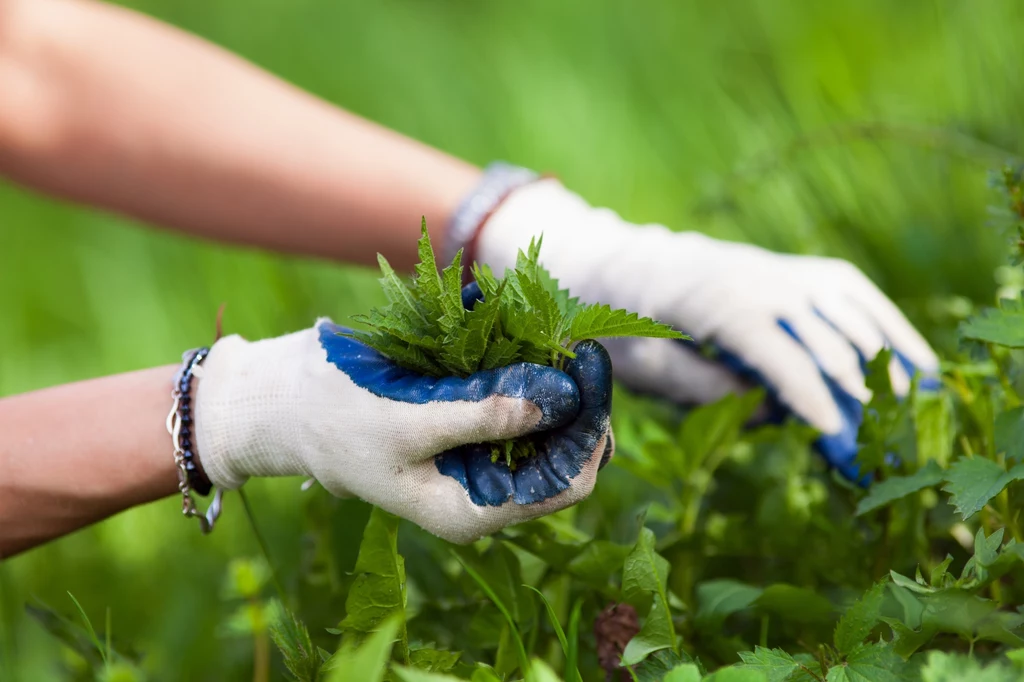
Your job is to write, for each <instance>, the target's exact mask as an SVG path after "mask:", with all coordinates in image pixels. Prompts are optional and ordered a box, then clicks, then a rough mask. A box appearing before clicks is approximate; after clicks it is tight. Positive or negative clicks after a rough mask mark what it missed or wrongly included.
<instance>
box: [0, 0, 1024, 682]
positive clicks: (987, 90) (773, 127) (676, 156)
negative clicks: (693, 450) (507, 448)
mask: <svg viewBox="0 0 1024 682" xmlns="http://www.w3.org/2000/svg"><path fill="white" fill-rule="evenodd" d="M797 5H798V4H797V3H787V4H783V3H778V2H772V1H769V0H765V1H763V2H753V1H745V2H728V3H726V2H723V3H685V4H684V3H618V2H611V1H610V0H600V1H591V2H581V1H574V2H562V3H549V2H543V1H541V0H530V1H528V2H520V3H471V2H466V1H465V0H461V1H457V0H447V1H441V0H432V1H429V2H411V1H410V0H401V1H399V0H388V1H386V2H374V3H365V2H364V3H359V2H350V1H347V0H346V1H344V2H337V1H333V2H330V1H327V0H303V1H289V2H285V1H284V0H277V1H274V2H270V1H269V0H262V1H259V2H243V1H242V0H213V1H212V2H199V1H198V0H191V1H188V2H181V1H173V2H172V1H171V0H140V1H139V2H136V3H133V5H132V6H134V7H137V8H139V9H142V10H143V11H147V12H150V13H152V14H154V15H156V16H158V17H161V18H164V19H166V20H168V21H171V22H172V23H175V24H177V25H179V26H182V27H184V28H186V29H189V30H191V31H194V32H196V33H199V34H200V35H203V36H206V37H208V38H210V39H212V40H213V41H215V42H217V43H219V44H222V45H224V46H226V47H227V48H229V49H232V50H235V51H237V52H239V53H241V54H242V55H244V56H246V57H248V58H250V59H252V60H254V61H255V62H257V63H258V64H260V65H262V66H264V67H266V68H268V69H270V70H272V71H274V72H276V73H278V74H280V75H282V76H284V77H285V78H287V79H288V80H290V81H292V82H294V83H296V84H298V85H299V86H301V87H304V88H306V89H309V90H311V91H313V92H315V93H317V94H318V95H320V96H322V97H324V98H326V99H328V100H330V101H332V102H335V103H337V104H339V105H341V106H344V107H346V108H348V109H350V110H353V111H355V112H357V113H360V114H363V115H366V116H368V117H370V118H373V119H374V120H377V121H379V122H381V123H384V124H386V125H389V126H391V127H394V128H396V129H398V130H400V131H402V132H405V133H408V134H410V135H412V136H414V137H417V138H419V139H422V140H424V141H426V142H428V143H431V144H434V145H436V146H439V147H441V148H442V149H446V150H448V151H450V152H452V153H454V154H457V155H460V156H462V157H465V158H467V159H469V160H471V161H474V162H477V163H480V164H483V163H486V162H488V161H490V160H492V159H495V158H503V159H506V160H509V161H513V162H518V163H521V164H524V165H527V166H530V167H533V168H536V169H538V170H543V171H551V172H554V173H556V174H557V175H559V176H560V177H561V178H562V179H563V180H564V181H565V182H566V183H567V184H568V185H569V186H570V187H572V188H574V189H576V190H578V191H579V192H581V193H582V194H583V195H584V196H586V197H587V198H588V199H590V200H592V201H594V202H597V203H600V204H603V205H607V206H611V207H612V208H614V209H616V210H618V211H620V212H621V213H622V214H623V215H624V216H625V217H627V218H629V219H632V220H635V221H658V222H664V223H667V224H670V225H672V226H675V227H677V228H679V229H696V230H701V231H705V232H707V233H709V234H712V235H715V236H720V237H726V238H734V239H743V240H749V241H752V242H755V243H758V244H763V245H766V246H769V247H772V248H776V249H783V250H789V251H798V252H805V253H819V254H830V255H839V256H845V257H848V258H851V259H853V260H854V261H856V262H857V263H858V264H859V265H860V266H861V267H862V268H864V269H865V271H866V272H868V274H869V275H871V276H872V277H873V278H875V279H876V281H878V282H879V283H880V285H881V286H882V287H883V288H884V289H885V290H886V291H887V292H889V293H890V294H891V295H892V296H893V297H894V298H896V299H897V300H898V301H899V302H900V303H901V304H903V305H904V307H905V309H906V310H907V311H908V312H909V313H910V314H911V315H912V316H913V317H914V319H915V320H916V321H917V322H918V323H919V324H920V325H921V326H922V328H924V329H925V330H930V329H932V327H933V323H934V322H935V321H936V316H937V315H940V314H941V306H938V305H936V303H935V301H934V300H933V299H934V298H935V297H938V296H946V295H959V296H965V297H967V298H968V299H974V300H987V299H988V298H990V292H991V290H992V285H993V279H992V276H991V274H990V273H992V272H993V270H994V268H995V267H996V266H998V265H999V264H1001V263H1002V259H1003V256H1002V253H1003V249H1002V248H1001V245H1000V239H999V237H998V236H997V235H995V234H994V233H991V232H987V231H983V230H980V229H979V228H978V227H977V225H979V224H981V223H982V222H983V221H984V206H985V195H984V183H983V173H984V170H985V169H986V168H987V167H989V166H991V165H993V163H996V162H998V161H999V160H1000V158H999V157H1001V156H1002V152H1000V151H998V150H1005V152H1006V153H1007V155H1009V154H1011V153H1017V154H1024V144H1022V132H1021V131H1024V125H1022V123H1024V120H1022V119H1024V78H1021V75H1022V73H1021V71H1022V67H1021V60H1020V51H1019V35H1020V34H1021V31H1022V29H1024V6H1022V5H1021V4H1020V3H1016V2H1012V1H1011V0H1003V1H998V2H996V1H994V2H989V3H973V4H965V3H955V2H940V1H934V2H933V1H929V2H923V1H912V2H911V1H908V2H901V3H892V2H883V1H882V0H873V1H870V2H867V1H862V0H857V1H854V0H849V1H843V2H831V3H818V4H812V3H799V8H798V7H797ZM185 104H186V103H183V106H185ZM864 123H872V124H875V125H874V127H869V128H864V127H860V128H858V127H856V126H858V125H862V124H864ZM880 124H884V125H880ZM832 129H841V130H842V131H845V132H841V133H838V134H837V135H822V131H825V130H832ZM935 129H941V130H942V131H946V132H944V133H943V134H942V135H940V136H933V135H931V134H930V133H929V132H928V131H931V130H935ZM804 136H812V137H811V138H809V139H811V140H814V142H813V143H810V144H801V143H797V144H794V140H800V139H803V138H804ZM962 136H967V137H968V138H970V139H972V140H977V141H978V142H979V143H983V145H987V146H983V145H982V144H976V143H974V142H965V141H964V138H963V137H962ZM837 138H841V139H837ZM993 148H994V149H995V150H996V151H993ZM752 160H753V161H756V163H754V164H753V165H746V164H748V162H750V161H752ZM735 173H738V175H734V174H735ZM221 302H225V303H227V313H226V317H225V325H226V329H227V331H228V332H238V333H241V334H243V335H245V336H247V337H250V338H258V337H262V336H267V335H272V334H280V333H284V332H287V331H291V330H295V329H298V328H301V327H304V326H307V325H310V324H311V323H312V322H313V320H314V319H315V317H316V316H317V315H321V314H327V315H331V316H333V317H335V319H339V320H340V319H345V318H347V316H348V315H350V314H352V313H355V312H362V311H365V310H366V309H367V308H369V307H370V306H371V305H372V304H376V303H379V302H380V295H379V293H378V289H377V287H376V285H375V282H374V274H373V273H372V272H370V271H369V270H362V269H354V268H347V267H341V266H334V265H328V264H324V263H312V262H303V261H298V260H294V259H282V258H277V257H272V256H267V255H262V254H257V253H251V252H244V251H241V250H237V249H227V248H223V247H219V246H212V245H205V244H199V243H197V242H195V241H192V240H189V239H185V238H181V237H177V236H173V235H168V234H166V233H160V232H156V231H148V230H143V229H139V228H138V226H135V225H131V224H129V223H128V222H127V221H124V220H121V219H117V218H112V217H109V216H106V215H102V214H99V213H96V212H92V211H88V210H84V209H80V208H75V207H71V206H68V205H63V204H58V203H55V202H52V201H49V200H47V199H44V198H41V197H38V196H34V195H31V194H28V193H25V192H22V191H20V190H18V189H15V188H12V187H10V186H4V185H0V395H8V394H12V393H17V392H21V391H27V390H31V389H34V388H39V387H42V386H47V385H52V384H55V383H60V382H64V381H70V380H74V379H81V378H85V377H91V376H97V375H101V374H106V373H112V372H119V371H126V370H131V369H136V368H140V367H145V366H151V365H155V364H164V363H170V362H174V361H175V360H176V359H177V358H178V357H179V354H180V352H181V351H182V350H183V349H184V348H187V347H192V346H195V345H198V344H200V343H203V342H206V341H208V340H210V338H211V337H212V335H213V327H214V316H215V313H216V309H217V306H218V305H219V304H220V303H221ZM934 340H935V342H936V343H937V344H938V345H940V346H941V345H943V344H945V343H948V342H949V341H948V340H947V339H944V338H934ZM168 456H170V455H169V454H168ZM620 474H621V472H615V471H611V472H609V474H606V475H605V476H604V478H605V479H607V478H611V477H615V476H618V475H620ZM614 484H615V482H614V480H613V481H612V482H611V485H612V486H613V487H614ZM252 487H253V488H254V490H253V491H252V499H253V502H254V506H255V510H256V513H257V514H258V515H259V516H260V519H261V521H262V524H261V525H262V527H263V528H264V530H265V532H266V535H267V541H268V543H269V545H270V549H271V552H272V554H273V555H274V558H275V561H276V562H277V563H278V565H279V566H280V568H281V569H282V573H283V575H284V579H285V582H286V583H289V582H290V580H291V578H292V576H294V574H295V571H296V569H297V566H298V565H299V562H300V560H301V559H302V553H301V547H302V546H301V538H299V537H297V533H296V532H295V529H296V528H297V527H298V520H297V519H298V517H299V514H300V512H301V505H302V499H303V498H302V496H301V494H300V493H299V491H298V484H297V482H295V481H274V482H258V483H256V484H254V485H253V486H252ZM343 508H344V510H346V511H345V512H344V513H354V512H355V511H358V512H359V513H360V514H364V513H365V510H362V509H361V508H360V507H359V505H358V504H356V503H345V504H344V505H343ZM177 512H178V502H177V501H176V500H166V501H164V502H161V503H158V504H155V505H151V506H150V507H148V508H143V509H139V510H136V511H133V512H130V513H128V514H124V515H121V516H119V517H118V518H115V519H113V520H111V521H108V522H106V523H104V524H101V525H99V526H97V527H96V528H94V529H91V530H88V531H85V532H82V533H78V534H76V535H74V536H72V537H69V538H67V539H65V540H62V541H60V542H57V543H54V544H52V545H50V546H48V547H45V548H42V549H40V550H37V551H35V552H32V553H29V554H27V555H25V556H23V557H20V558H18V559H16V560H13V561H10V562H7V563H6V565H4V566H2V567H0V570H2V571H3V573H2V574H0V588H2V589H3V590H4V591H3V593H2V594H0V614H2V617H3V618H4V619H5V622H4V623H3V627H2V628H0V634H2V635H3V637H4V638H5V640H6V643H5V642H4V641H0V652H5V651H8V650H13V651H14V655H13V659H14V663H13V666H14V670H15V679H59V678H58V677H57V676H56V673H55V672H54V671H55V669H56V668H55V666H57V665H58V664H59V662H60V656H58V654H57V652H58V646H57V645H56V644H55V643H54V642H53V641H51V640H50V639H49V638H48V637H47V636H46V635H45V634H44V633H43V632H42V631H41V630H40V629H39V628H38V627H37V626H36V625H35V624H34V623H33V622H32V621H30V620H29V619H28V617H27V616H25V615H23V614H22V613H21V612H20V611H19V610H18V609H17V608H16V604H17V603H18V602H19V600H20V601H24V600H25V599H27V598H28V596H29V595H33V594H34V595H38V596H39V597H41V598H42V599H43V600H44V601H46V602H48V603H50V604H54V605H62V608H63V606H70V605H67V604H66V596H65V597H64V601H61V600H62V595H66V593H67V592H68V591H70V592H72V593H74V594H75V595H76V596H78V598H79V600H80V601H81V604H82V607H83V608H84V609H85V611H86V612H87V613H88V614H89V615H90V617H91V618H92V619H93V621H94V622H97V623H100V622H103V614H104V612H105V609H106V607H108V606H109V607H110V608H111V610H112V613H113V622H114V623H115V625H116V628H117V632H115V639H116V636H117V635H118V633H120V634H123V635H125V636H128V637H129V638H130V641H131V642H132V643H133V644H134V645H135V646H137V647H139V648H141V649H143V650H145V651H146V652H147V654H148V667H149V668H151V669H152V670H154V671H159V676H160V677H161V678H164V679H195V680H234V679H239V680H241V679H249V678H250V677H251V675H250V672H249V670H248V669H247V666H248V665H249V661H251V658H252V657H251V652H250V648H249V647H250V644H249V642H248V641H246V640H244V639H231V638H224V637H219V636H218V635H217V633H216V632H215V627H216V622H217V621H218V620H223V619H224V618H226V614H227V613H229V611H230V609H231V606H229V605H224V604H222V602H221V600H220V597H219V590H220V586H221V582H222V578H223V575H224V573H225V570H226V565H227V561H228V559H229V558H230V557H232V556H237V555H243V554H247V555H254V554H256V553H257V551H258V550H257V548H256V545H255V541H254V540H253V538H252V536H251V534H250V533H249V532H248V530H247V529H246V527H245V522H244V515H243V514H242V510H241V507H240V505H239V502H238V499H237V498H235V497H233V498H229V500H228V503H227V509H226V512H225V516H224V521H223V526H221V527H219V528H218V530H217V531H216V533H215V534H214V535H213V536H211V537H208V538H204V537H201V536H200V535H199V534H198V533H197V532H196V529H195V527H194V525H193V524H189V523H186V522H184V521H183V520H181V519H180V518H179V516H178V513H177ZM335 513H341V512H335ZM360 518H362V517H360ZM275 519H276V520H275ZM346 532H349V534H350V535H351V534H352V533H354V534H355V537H356V538H358V534H359V528H358V527H357V528H355V529H354V530H352V531H344V530H342V531H339V537H338V539H337V542H338V544H339V545H343V546H344V544H345V542H346V540H345V537H344V533H346ZM349 539H351V538H349ZM355 549H356V548H355V546H352V547H351V548H350V549H349V551H348V552H341V554H340V558H339V559H338V561H339V562H341V563H344V562H345V561H351V560H353V559H354V552H355ZM12 604H13V605H15V606H12ZM211 612H213V613H215V614H219V615H217V616H211V615H209V614H210V613H211ZM200 616H201V617H200ZM2 671H4V667H3V665H2V664H0V672H2Z"/></svg>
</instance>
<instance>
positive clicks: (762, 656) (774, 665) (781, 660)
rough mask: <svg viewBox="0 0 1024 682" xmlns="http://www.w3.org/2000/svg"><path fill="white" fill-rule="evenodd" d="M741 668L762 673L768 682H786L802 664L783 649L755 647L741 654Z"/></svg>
mask: <svg viewBox="0 0 1024 682" xmlns="http://www.w3.org/2000/svg"><path fill="white" fill-rule="evenodd" d="M740 660H741V661H743V662H742V663H741V664H740V667H741V668H744V669H747V670H754V671H757V672H760V673H762V674H763V675H764V676H765V678H766V679H767V680H768V682H786V680H788V679H789V677H790V675H792V674H793V673H794V672H796V671H797V669H799V668H800V664H799V663H798V662H797V661H796V660H795V659H794V658H793V657H792V656H790V655H789V654H788V653H786V652H785V651H783V650H782V649H767V648H765V647H760V646H759V647H754V651H753V652H750V651H743V652H741V653H740Z"/></svg>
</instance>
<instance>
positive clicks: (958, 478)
mask: <svg viewBox="0 0 1024 682" xmlns="http://www.w3.org/2000/svg"><path fill="white" fill-rule="evenodd" d="M1021 479H1024V464H1017V465H1015V466H1014V467H1013V468H1012V469H1010V470H1009V471H1006V470H1005V469H1003V467H1001V466H1000V465H999V464H998V463H996V462H993V461H992V460H990V459H985V458H983V457H961V458H960V459H958V460H957V461H956V462H954V463H953V465H952V466H950V467H949V470H948V471H947V472H946V476H945V480H946V485H945V486H944V487H943V490H945V491H946V492H948V493H949V494H950V495H951V499H950V502H951V503H952V504H953V506H954V507H955V508H956V511H957V513H959V514H960V516H961V517H963V519H964V520H965V521H966V520H967V519H969V518H971V517H972V516H974V515H975V514H977V513H978V512H979V511H981V509H982V508H983V507H984V506H985V505H986V504H988V501H989V500H991V499H992V498H993V497H995V496H996V495H998V494H999V493H1001V492H1002V491H1003V488H1005V487H1006V486H1008V485H1009V484H1010V483H1012V482H1013V481H1019V480H1021Z"/></svg>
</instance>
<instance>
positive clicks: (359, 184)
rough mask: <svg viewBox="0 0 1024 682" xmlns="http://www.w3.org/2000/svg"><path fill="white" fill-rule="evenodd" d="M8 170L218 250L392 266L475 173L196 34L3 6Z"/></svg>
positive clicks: (3, 139)
mask: <svg viewBox="0 0 1024 682" xmlns="http://www.w3.org/2000/svg"><path fill="white" fill-rule="evenodd" d="M0 101H2V102H3V106H0V174H2V175H7V176H8V177H10V178H11V179H13V180H15V181H17V182H19V183H22V184H25V185H27V186H30V187H34V188H36V189H39V190H42V191H46V192H50V193H53V194H57V195H60V196H63V197H66V198H68V199H72V200H75V201H80V202H83V203H87V204H91V205H94V206H98V207H101V208H106V209H109V210H112V211H115V212H119V213H122V214H126V215H129V216H133V217H135V218H139V219H141V220H144V221H146V222H149V223H152V224H156V225H162V226H165V227H170V228H174V229H178V230H182V231H185V232H189V233H192V234H195V235H198V236H201V237H205V238H208V239H215V240H223V241H228V242H234V243H240V244H246V245H251V246H258V247H264V248H269V249H273V250H277V251H282V252H292V253H301V254H308V255H315V256H320V257H327V258H333V259H337V260H344V261H351V262H360V263H366V264H374V263H376V254H377V253H378V252H381V253H384V254H385V255H386V256H387V257H388V259H389V260H391V262H392V263H394V264H395V265H396V266H397V267H411V265H412V264H413V263H414V262H415V260H416V253H415V248H416V239H417V237H418V236H419V224H420V217H421V216H425V217H426V218H427V224H428V226H430V228H431V231H432V232H433V233H434V240H435V243H440V242H441V240H442V239H443V234H444V231H443V229H442V227H443V225H444V224H445V223H446V222H447V220H448V218H449V217H450V215H451V214H452V212H453V211H454V210H455V208H456V206H457V205H458V203H459V201H460V200H461V199H462V197H463V196H464V195H465V193H466V192H468V191H469V189H470V188H471V187H472V186H473V185H474V184H475V183H476V182H477V179H478V177H479V170H478V169H476V168H475V167H473V166H472V165H471V164H468V163H466V162H464V161H461V160H458V159H456V158H454V157H451V156H449V155H447V154H444V153H442V152H440V151H438V150H435V149H432V148H430V147H428V146H427V145H424V144H422V143H419V142H416V141H414V140H411V139H409V138H406V137H403V136H401V135H399V134H398V133H395V132H392V131H390V130H387V129H385V128H383V127H381V126H379V125H377V124H374V123H371V122H369V121H366V120H364V119H361V118H359V117H357V116H354V115H352V114H349V113H347V112H344V111H342V110H340V109H338V108H336V107H334V106H332V105H330V104H328V103H326V102H324V101H322V100H319V99H317V98H316V97H314V96H312V95H310V94H308V93H305V92H303V91H301V90H299V89H298V88H296V87H294V86H292V85H289V84H288V83H286V82H284V81H282V80H280V79H278V78H275V77H274V76H272V75H270V74H268V73H266V72H265V71H263V70H261V69H259V68H257V67H256V66H254V65H252V64H250V63H248V62H246V61H244V60H242V59H241V58H239V57H237V56H235V55H232V54H230V53H229V52H227V51H225V50H222V49H220V48H218V47H216V46H214V45H211V44H210V43H207V42H206V41H203V40H201V39H199V38H197V37H195V36H191V35H189V34H187V33H184V32H182V31H179V30H177V29H175V28H173V27H170V26H167V25H165V24H162V23H160V22H158V21H156V20H153V19H151V18H148V17H146V16H144V15H141V14H139V13H136V12H134V11H131V10H128V9H124V8H120V7H115V6H110V5H106V4H102V3H98V2H90V1H85V0H0Z"/></svg>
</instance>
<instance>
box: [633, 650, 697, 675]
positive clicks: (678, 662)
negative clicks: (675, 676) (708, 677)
mask: <svg viewBox="0 0 1024 682" xmlns="http://www.w3.org/2000/svg"><path fill="white" fill-rule="evenodd" d="M685 665H694V666H696V667H697V671H698V672H700V674H701V675H704V674H705V672H706V671H705V670H704V666H702V665H701V662H700V661H695V660H694V659H692V658H690V656H689V654H687V653H686V652H685V651H680V652H678V653H677V652H675V651H672V650H671V649H662V650H661V651H657V652H655V653H653V654H651V655H650V656H648V657H647V658H645V659H644V660H643V661H642V662H641V663H640V664H639V665H637V666H635V667H634V668H633V674H634V675H635V676H636V680H637V682H663V681H664V679H665V676H666V675H668V674H669V672H671V671H672V670H674V669H676V668H678V667H679V666H685Z"/></svg>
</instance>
